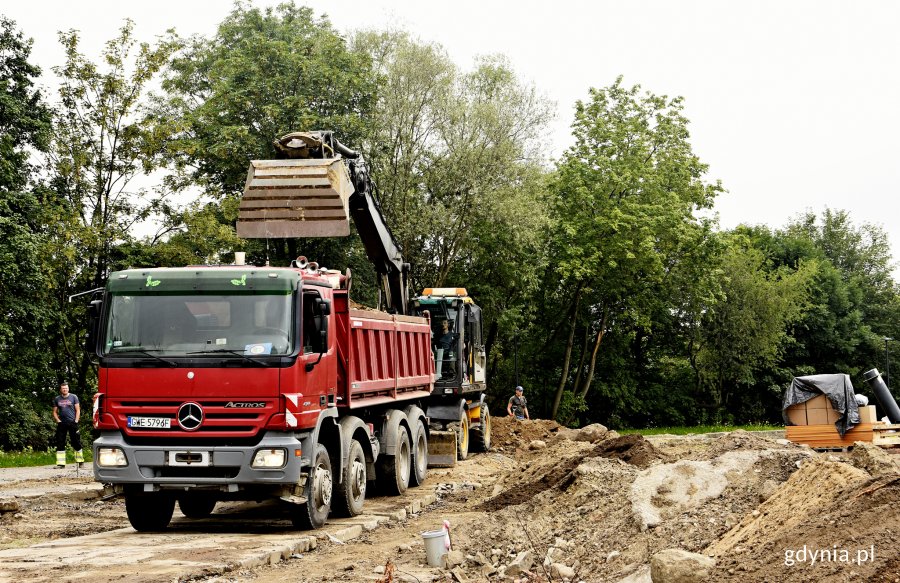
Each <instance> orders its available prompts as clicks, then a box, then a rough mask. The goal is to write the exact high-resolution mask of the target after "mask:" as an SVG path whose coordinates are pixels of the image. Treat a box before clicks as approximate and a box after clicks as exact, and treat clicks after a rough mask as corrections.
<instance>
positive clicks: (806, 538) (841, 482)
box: [706, 457, 900, 583]
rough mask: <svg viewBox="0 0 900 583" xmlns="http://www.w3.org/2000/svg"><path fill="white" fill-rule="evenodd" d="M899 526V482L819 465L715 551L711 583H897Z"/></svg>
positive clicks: (834, 464)
mask: <svg viewBox="0 0 900 583" xmlns="http://www.w3.org/2000/svg"><path fill="white" fill-rule="evenodd" d="M898 523H900V477H898V476H896V475H895V476H893V477H887V476H885V477H882V478H871V477H869V475H868V473H867V472H865V471H863V470H861V469H858V468H855V467H852V466H850V465H849V464H846V463H842V462H838V461H832V460H828V459H824V458H821V457H818V458H814V459H812V460H810V461H808V462H806V463H804V464H803V466H802V467H801V468H800V469H799V470H798V471H797V472H795V473H794V475H792V476H791V477H790V479H788V481H787V482H785V483H784V484H782V485H781V487H779V488H778V490H776V492H775V493H774V494H773V495H772V497H771V498H770V499H769V500H767V501H766V502H764V503H763V504H761V505H760V506H759V508H757V510H756V511H754V512H753V513H751V514H750V515H748V516H747V517H746V518H745V519H744V520H743V521H742V522H741V523H740V524H739V525H738V526H736V527H735V528H734V529H732V530H731V531H730V532H728V533H727V534H726V535H725V536H723V537H722V539H721V540H719V541H718V542H716V543H714V544H712V545H710V546H709V548H708V549H707V550H706V552H707V553H708V554H712V555H717V556H718V562H717V567H716V571H715V573H714V574H713V576H712V577H710V579H709V580H710V581H734V580H735V573H737V572H740V580H741V581H787V580H790V581H801V582H809V583H812V582H819V581H846V580H848V578H852V579H853V580H859V581H885V582H886V581H895V580H896V577H898V575H900V560H898V557H897V556H896V553H895V552H894V547H895V546H896V525H897V524H898ZM813 553H815V555H813ZM814 556H815V557H816V558H813V557H814Z"/></svg>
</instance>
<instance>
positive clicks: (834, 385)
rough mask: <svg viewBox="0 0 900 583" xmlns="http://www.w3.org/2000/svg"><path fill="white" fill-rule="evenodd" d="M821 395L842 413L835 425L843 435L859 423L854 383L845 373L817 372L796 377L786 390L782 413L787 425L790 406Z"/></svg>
mask: <svg viewBox="0 0 900 583" xmlns="http://www.w3.org/2000/svg"><path fill="white" fill-rule="evenodd" d="M819 395H825V396H826V397H828V400H829V401H831V407H832V409H834V410H835V411H837V412H838V413H840V415H841V416H840V418H839V419H838V420H837V421H836V422H835V424H834V426H835V428H836V429H837V430H838V433H840V434H841V436H843V435H844V434H845V433H847V432H848V431H849V430H851V429H853V428H854V427H855V426H857V425H859V405H857V404H856V394H855V393H854V392H853V383H851V382H850V377H849V376H847V375H845V374H815V375H810V376H806V377H794V380H792V381H791V386H790V388H788V390H786V391H785V392H784V399H783V401H782V403H781V415H782V417H783V418H784V423H785V425H789V422H788V418H787V412H786V409H787V408H788V407H790V406H791V405H798V404H800V403H805V402H806V401H809V400H810V399H813V398H815V397H818V396H819Z"/></svg>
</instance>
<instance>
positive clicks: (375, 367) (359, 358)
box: [335, 293, 434, 409]
mask: <svg viewBox="0 0 900 583" xmlns="http://www.w3.org/2000/svg"><path fill="white" fill-rule="evenodd" d="M335 309H336V310H335V312H336V315H337V316H338V317H337V325H338V328H339V331H338V352H339V354H338V379H337V380H338V383H337V384H338V397H339V400H338V403H339V406H341V407H346V408H349V409H357V408H360V407H370V406H373V405H380V404H388V403H392V402H395V401H405V400H412V399H425V398H427V397H429V396H430V395H431V389H432V387H433V384H434V358H433V357H432V353H431V326H430V324H429V322H428V319H427V318H419V317H416V316H401V315H392V314H387V313H384V312H379V311H375V310H356V309H350V308H349V307H348V306H347V301H346V294H339V293H336V294H335Z"/></svg>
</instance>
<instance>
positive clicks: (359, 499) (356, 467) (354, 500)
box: [332, 439, 366, 516]
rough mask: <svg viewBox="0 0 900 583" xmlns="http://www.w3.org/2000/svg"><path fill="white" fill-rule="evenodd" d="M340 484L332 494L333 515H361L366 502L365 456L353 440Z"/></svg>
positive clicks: (357, 443) (360, 447)
mask: <svg viewBox="0 0 900 583" xmlns="http://www.w3.org/2000/svg"><path fill="white" fill-rule="evenodd" d="M342 478H343V479H342V480H341V483H340V484H339V485H338V487H337V489H336V490H335V492H334V504H333V505H332V507H333V510H334V512H335V514H337V515H339V516H357V515H359V514H362V509H363V502H365V500H366V456H365V454H363V448H362V446H361V445H360V444H359V442H358V441H356V440H355V439H351V440H350V451H349V455H348V459H347V464H346V465H345V466H344V475H343V476H342Z"/></svg>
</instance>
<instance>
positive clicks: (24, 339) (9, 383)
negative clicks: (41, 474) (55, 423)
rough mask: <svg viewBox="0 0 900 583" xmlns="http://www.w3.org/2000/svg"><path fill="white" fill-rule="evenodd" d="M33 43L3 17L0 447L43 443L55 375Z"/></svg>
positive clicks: (42, 112) (44, 127)
mask: <svg viewBox="0 0 900 583" xmlns="http://www.w3.org/2000/svg"><path fill="white" fill-rule="evenodd" d="M31 44H32V42H31V40H30V39H26V38H25V37H24V35H23V34H22V32H20V31H19V30H17V29H16V25H15V23H14V22H13V21H11V20H9V19H6V18H3V17H0V272H2V273H3V277H0V394H2V395H3V403H4V406H3V407H2V408H0V448H3V449H7V448H22V447H26V446H33V447H43V446H44V445H45V444H46V441H45V439H46V433H47V431H46V429H47V424H46V423H43V422H42V419H41V409H42V408H45V407H46V401H45V399H44V398H45V397H46V396H47V393H46V392H45V390H46V389H47V388H48V387H50V386H52V385H53V382H52V380H51V379H52V376H53V372H52V370H51V368H50V365H49V362H48V361H47V359H46V345H45V344H44V342H45V338H46V335H47V330H48V328H49V327H50V325H51V323H52V321H53V315H52V312H51V307H50V304H51V302H50V297H49V295H48V293H47V289H48V284H49V281H48V279H49V278H48V276H47V273H46V271H45V270H44V269H43V267H44V256H45V254H46V249H45V246H46V240H47V230H46V228H45V215H46V213H45V206H44V204H42V203H44V202H46V201H42V197H43V193H42V192H41V191H40V189H38V188H36V186H35V185H34V174H35V173H34V168H33V166H32V165H31V163H30V161H29V159H30V155H31V153H32V151H37V152H40V151H43V150H45V149H46V147H47V143H48V138H49V135H50V124H51V112H50V109H49V108H48V107H47V105H46V104H45V102H44V98H43V96H42V95H41V92H40V91H39V90H37V89H36V88H35V86H34V80H35V79H36V78H37V77H38V76H39V75H40V69H39V68H38V67H36V66H34V65H33V64H31V63H30V62H29V58H30V56H31Z"/></svg>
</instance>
